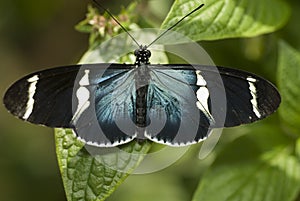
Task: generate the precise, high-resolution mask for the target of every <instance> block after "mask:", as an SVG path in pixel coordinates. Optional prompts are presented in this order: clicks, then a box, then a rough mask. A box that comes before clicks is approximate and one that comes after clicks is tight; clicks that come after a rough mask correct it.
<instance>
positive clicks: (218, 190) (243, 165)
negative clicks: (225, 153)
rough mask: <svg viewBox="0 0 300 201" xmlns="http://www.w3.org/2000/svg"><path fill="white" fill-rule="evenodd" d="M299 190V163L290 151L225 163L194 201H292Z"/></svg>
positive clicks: (203, 184)
mask: <svg viewBox="0 0 300 201" xmlns="http://www.w3.org/2000/svg"><path fill="white" fill-rule="evenodd" d="M299 189H300V162H299V160H298V159H297V158H296V157H295V156H293V155H291V153H290V151H289V149H288V148H280V149H275V150H273V151H271V152H268V153H266V154H263V155H262V156H260V157H257V158H255V157H254V158H244V160H236V161H235V162H231V163H228V161H227V163H223V164H219V165H217V166H215V167H214V168H212V169H211V170H210V171H209V172H208V173H207V174H205V175H204V177H203V179H202V181H201V183H200V185H199V186H198V188H197V190H196V193H195V194H194V197H193V201H202V200H205V201H223V200H226V201H277V200H278V201H282V200H284V201H293V200H294V199H295V198H296V196H297V195H298V193H299Z"/></svg>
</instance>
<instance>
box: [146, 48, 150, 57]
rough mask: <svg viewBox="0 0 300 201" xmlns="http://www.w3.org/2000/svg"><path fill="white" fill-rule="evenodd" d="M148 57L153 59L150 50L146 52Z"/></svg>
mask: <svg viewBox="0 0 300 201" xmlns="http://www.w3.org/2000/svg"><path fill="white" fill-rule="evenodd" d="M146 56H147V57H148V58H149V57H151V52H150V51H149V50H146Z"/></svg>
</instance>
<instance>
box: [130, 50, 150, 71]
mask: <svg viewBox="0 0 300 201" xmlns="http://www.w3.org/2000/svg"><path fill="white" fill-rule="evenodd" d="M134 56H135V57H136V60H135V65H136V66H137V67H138V66H140V65H141V64H149V58H150V57H151V52H150V50H148V49H147V46H142V45H141V46H140V48H139V49H136V50H135V51H134Z"/></svg>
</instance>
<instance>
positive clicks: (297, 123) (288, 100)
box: [278, 42, 300, 135]
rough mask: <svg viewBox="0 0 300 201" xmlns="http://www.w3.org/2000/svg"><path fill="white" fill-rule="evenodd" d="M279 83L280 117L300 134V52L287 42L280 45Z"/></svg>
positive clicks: (294, 131) (291, 129)
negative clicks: (280, 98)
mask: <svg viewBox="0 0 300 201" xmlns="http://www.w3.org/2000/svg"><path fill="white" fill-rule="evenodd" d="M278 84H279V89H280V93H281V97H282V103H281V105H280V108H279V114H280V117H281V119H282V121H283V122H284V123H285V125H286V126H287V128H288V129H289V131H290V132H293V133H294V134H297V135H300V132H299V130H300V107H299V103H300V88H299V86H300V52H298V51H296V50H295V49H293V48H291V47H290V46H289V45H288V44H286V43H285V42H280V45H279V61H278Z"/></svg>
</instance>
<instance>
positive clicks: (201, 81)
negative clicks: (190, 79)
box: [196, 70, 206, 86]
mask: <svg viewBox="0 0 300 201" xmlns="http://www.w3.org/2000/svg"><path fill="white" fill-rule="evenodd" d="M196 75H197V83H196V84H197V85H198V86H206V81H205V79H204V78H203V76H202V75H201V71H200V70H196Z"/></svg>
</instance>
